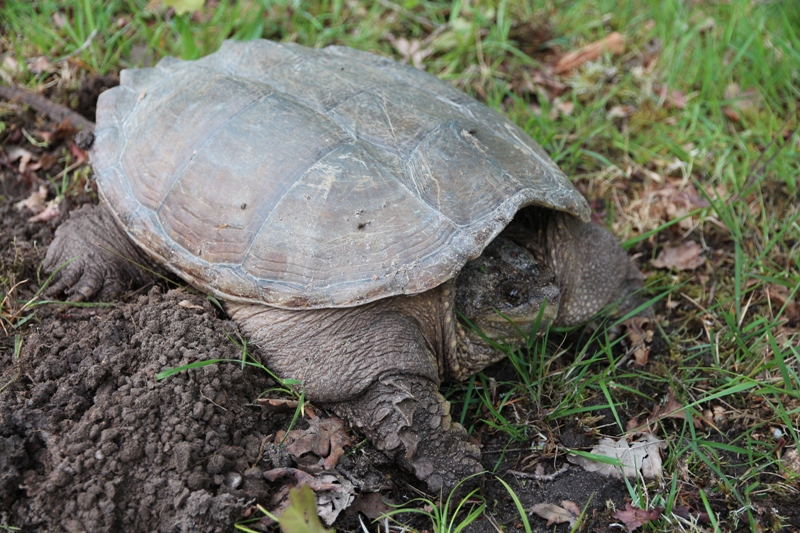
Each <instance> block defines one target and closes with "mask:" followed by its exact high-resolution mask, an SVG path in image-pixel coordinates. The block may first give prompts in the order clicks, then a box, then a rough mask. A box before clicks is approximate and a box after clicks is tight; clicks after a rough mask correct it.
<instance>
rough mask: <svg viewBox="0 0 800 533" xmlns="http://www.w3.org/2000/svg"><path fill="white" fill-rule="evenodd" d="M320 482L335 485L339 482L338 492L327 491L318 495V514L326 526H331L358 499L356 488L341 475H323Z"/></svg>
mask: <svg viewBox="0 0 800 533" xmlns="http://www.w3.org/2000/svg"><path fill="white" fill-rule="evenodd" d="M320 481H323V482H329V483H334V482H336V481H338V483H339V486H338V488H337V489H336V490H327V491H321V492H318V493H317V513H319V517H320V518H322V521H323V522H325V524H326V525H331V524H333V523H334V522H335V521H336V518H338V516H339V513H341V512H342V511H344V510H345V509H347V508H348V507H350V504H352V503H353V500H354V499H355V497H356V487H355V485H353V483H352V482H351V481H350V480H349V479H347V478H345V477H344V476H341V475H338V474H336V475H334V474H322V475H321V476H320Z"/></svg>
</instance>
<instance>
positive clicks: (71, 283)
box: [44, 205, 151, 301]
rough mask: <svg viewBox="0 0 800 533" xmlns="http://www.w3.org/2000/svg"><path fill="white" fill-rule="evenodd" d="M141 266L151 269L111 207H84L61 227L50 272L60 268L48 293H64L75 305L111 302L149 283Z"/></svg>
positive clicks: (47, 266) (47, 263)
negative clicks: (93, 301)
mask: <svg viewBox="0 0 800 533" xmlns="http://www.w3.org/2000/svg"><path fill="white" fill-rule="evenodd" d="M139 265H142V266H144V265H149V260H148V259H147V257H146V256H145V254H144V253H142V252H141V250H139V248H137V247H136V245H135V244H134V243H133V242H132V241H131V240H130V239H129V238H128V236H127V235H125V233H124V232H123V231H122V230H121V229H120V228H119V226H118V225H117V223H116V221H115V220H114V217H113V216H112V215H111V213H109V212H108V209H105V208H104V207H97V206H90V205H85V206H83V207H82V208H81V209H79V210H77V211H73V212H72V213H71V214H70V218H69V220H67V221H66V222H65V223H63V224H62V225H61V226H59V228H58V229H57V230H56V235H55V239H54V240H53V243H52V244H51V245H50V248H48V250H47V256H46V257H45V260H44V269H45V271H46V272H55V271H56V270H58V269H59V267H60V270H58V275H57V277H56V278H55V279H56V281H55V283H54V284H53V285H52V286H51V287H50V288H49V290H48V293H49V294H54V295H57V294H61V293H62V292H63V293H64V294H65V295H66V296H67V297H69V299H70V300H73V301H83V300H88V299H90V298H93V297H94V298H97V299H99V300H108V299H110V298H113V297H114V296H117V295H119V294H121V293H122V292H123V291H125V290H127V289H130V288H133V287H138V286H141V285H144V284H145V283H146V282H148V281H150V279H151V274H148V273H147V272H146V271H145V270H143V269H142V268H141V267H140V266H139Z"/></svg>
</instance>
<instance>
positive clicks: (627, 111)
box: [606, 105, 636, 118]
mask: <svg viewBox="0 0 800 533" xmlns="http://www.w3.org/2000/svg"><path fill="white" fill-rule="evenodd" d="M635 111H636V108H635V107H634V106H632V105H615V106H614V107H612V108H611V109H609V110H608V113H606V117H608V118H628V117H629V116H631V115H633V113H634V112H635Z"/></svg>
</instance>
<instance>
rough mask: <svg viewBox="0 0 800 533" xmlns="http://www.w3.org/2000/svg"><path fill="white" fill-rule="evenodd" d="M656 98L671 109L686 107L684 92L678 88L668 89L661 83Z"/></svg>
mask: <svg viewBox="0 0 800 533" xmlns="http://www.w3.org/2000/svg"><path fill="white" fill-rule="evenodd" d="M658 99H659V101H660V102H663V103H665V104H667V107H671V108H673V109H683V108H684V107H686V101H687V98H686V94H684V92H683V91H679V90H678V89H672V90H670V89H669V88H668V87H667V86H666V85H662V86H661V88H660V89H659V90H658Z"/></svg>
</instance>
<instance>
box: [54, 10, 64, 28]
mask: <svg viewBox="0 0 800 533" xmlns="http://www.w3.org/2000/svg"><path fill="white" fill-rule="evenodd" d="M66 25H67V19H66V18H65V17H64V15H62V14H61V13H59V12H58V11H56V12H55V13H53V26H55V27H56V28H59V29H61V28H63V27H64V26H66Z"/></svg>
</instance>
